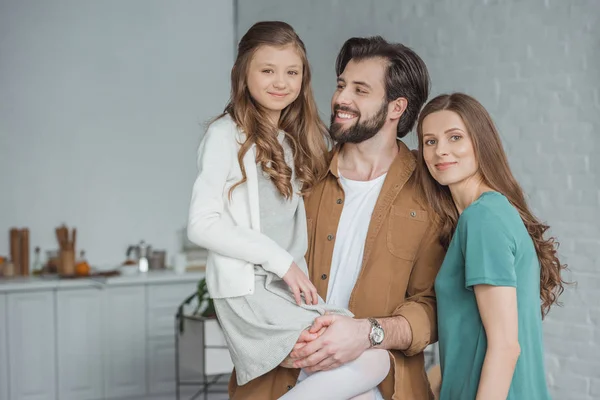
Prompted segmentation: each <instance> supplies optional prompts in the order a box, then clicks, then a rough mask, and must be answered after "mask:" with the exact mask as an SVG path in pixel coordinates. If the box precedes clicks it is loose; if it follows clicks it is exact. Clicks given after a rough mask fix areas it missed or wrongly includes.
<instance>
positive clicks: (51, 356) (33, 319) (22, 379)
mask: <svg viewBox="0 0 600 400" xmlns="http://www.w3.org/2000/svg"><path fill="white" fill-rule="evenodd" d="M7 300H8V322H7V325H8V359H9V363H10V364H9V365H10V367H9V379H10V385H9V390H10V399H11V400H54V399H56V352H55V344H56V334H55V329H56V327H55V304H54V292H51V291H45V292H24V293H10V294H8V295H7Z"/></svg>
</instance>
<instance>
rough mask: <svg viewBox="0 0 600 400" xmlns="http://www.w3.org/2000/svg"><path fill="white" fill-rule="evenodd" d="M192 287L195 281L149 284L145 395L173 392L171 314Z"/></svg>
mask: <svg viewBox="0 0 600 400" xmlns="http://www.w3.org/2000/svg"><path fill="white" fill-rule="evenodd" d="M196 288H197V282H186V283H177V284H162V285H161V284H158V285H149V286H148V287H147V289H146V290H147V293H148V307H147V313H148V314H147V319H148V331H147V340H148V342H147V343H148V393H149V394H161V393H175V313H176V312H177V307H178V306H179V304H181V302H182V301H183V300H184V299H185V298H186V297H187V296H189V295H190V294H192V293H193V292H194V291H195V290H196ZM198 346H200V344H199V345H198ZM200 362H201V360H200V359H198V363H200Z"/></svg>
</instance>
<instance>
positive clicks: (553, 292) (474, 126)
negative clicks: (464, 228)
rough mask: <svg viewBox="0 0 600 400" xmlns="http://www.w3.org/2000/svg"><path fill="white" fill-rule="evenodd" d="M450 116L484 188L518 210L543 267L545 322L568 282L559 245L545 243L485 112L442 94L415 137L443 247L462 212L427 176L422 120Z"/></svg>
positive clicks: (422, 177)
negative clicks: (467, 142) (464, 135)
mask: <svg viewBox="0 0 600 400" xmlns="http://www.w3.org/2000/svg"><path fill="white" fill-rule="evenodd" d="M442 110H449V111H453V112H455V113H456V114H458V115H459V116H460V117H461V119H462V120H463V122H464V124H465V127H466V128H467V131H468V134H469V135H470V138H471V141H472V142H473V148H474V151H475V157H476V159H477V164H478V165H479V173H480V174H481V177H482V179H483V182H484V183H485V184H486V185H488V186H489V187H490V188H492V189H493V190H495V191H497V192H499V193H502V194H503V195H504V196H506V198H507V199H508V201H509V202H510V203H511V204H512V205H513V206H514V207H515V208H516V209H517V210H518V212H519V214H520V216H521V219H522V220H523V223H524V224H525V227H526V228H527V231H528V232H529V235H530V236H531V239H532V240H533V244H534V246H535V250H536V253H537V256H538V259H539V262H540V278H541V280H540V298H541V311H542V317H544V316H545V315H546V314H547V313H548V311H550V307H551V306H552V305H553V304H555V303H558V297H559V296H560V295H561V294H562V292H563V291H564V284H566V282H565V281H564V280H563V278H562V277H561V272H562V271H563V270H564V269H565V268H566V265H563V264H561V263H560V261H559V259H558V257H557V252H556V249H557V248H558V242H557V241H556V240H555V239H554V238H553V237H550V238H547V239H545V238H544V233H545V232H546V231H547V230H548V229H549V226H548V225H545V224H544V223H542V222H540V221H539V220H538V219H537V218H536V217H535V216H534V215H533V214H532V212H531V211H530V210H529V207H528V205H527V201H526V200H525V195H524V193H523V190H522V189H521V187H520V186H519V184H518V183H517V181H516V179H515V178H514V176H513V174H512V172H511V170H510V167H509V165H508V160H507V158H506V154H505V153H504V149H503V147H502V143H501V141H500V136H499V134H498V131H497V130H496V127H495V126H494V123H493V121H492V118H491V117H490V115H489V113H488V112H487V110H486V109H485V108H484V107H483V106H482V105H481V104H480V103H479V102H478V101H477V100H475V99H474V98H473V97H471V96H468V95H466V94H463V93H453V94H450V95H448V94H443V95H440V96H438V97H436V98H434V99H433V100H431V101H430V102H429V103H427V104H426V105H425V107H424V108H423V111H422V112H421V114H420V116H419V121H418V124H417V135H418V138H419V150H418V151H419V157H418V160H417V163H418V167H419V168H418V176H419V181H420V183H421V187H422V189H423V191H424V194H425V196H426V198H427V201H428V202H429V204H431V206H432V207H433V209H434V210H435V211H436V213H437V214H438V215H439V216H440V217H441V228H440V243H441V244H442V246H444V248H446V249H447V248H448V246H449V245H450V240H451V239H452V235H453V234H454V231H455V229H456V225H457V223H458V217H459V214H458V211H457V209H456V206H455V204H454V201H453V200H452V195H451V194H450V189H449V188H448V186H443V185H440V184H439V183H438V182H437V181H436V180H435V179H434V178H433V177H432V176H431V174H430V173H429V170H428V169H427V166H426V165H425V160H424V157H423V120H424V119H425V118H426V117H427V116H428V115H429V114H431V113H434V112H437V111H442Z"/></svg>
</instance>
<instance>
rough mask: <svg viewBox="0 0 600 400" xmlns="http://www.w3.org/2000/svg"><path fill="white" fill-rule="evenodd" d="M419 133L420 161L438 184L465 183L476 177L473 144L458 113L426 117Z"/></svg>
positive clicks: (438, 112)
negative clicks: (421, 154)
mask: <svg viewBox="0 0 600 400" xmlns="http://www.w3.org/2000/svg"><path fill="white" fill-rule="evenodd" d="M422 131H423V137H422V138H421V140H422V146H423V158H424V159H425V164H426V165H427V169H428V170H429V173H430V174H431V176H432V177H433V179H435V180H436V181H437V182H438V183H439V184H440V185H444V186H452V185H456V184H460V183H464V182H467V181H469V180H470V178H473V177H476V176H478V175H479V165H478V163H477V158H476V157H475V150H474V149H473V142H472V141H471V137H470V136H469V133H468V132H467V128H466V127H465V124H464V122H463V120H462V118H461V117H460V116H459V115H458V114H457V113H455V112H454V111H448V110H442V111H437V112H434V113H431V114H429V115H428V116H426V117H425V119H424V120H423V129H422Z"/></svg>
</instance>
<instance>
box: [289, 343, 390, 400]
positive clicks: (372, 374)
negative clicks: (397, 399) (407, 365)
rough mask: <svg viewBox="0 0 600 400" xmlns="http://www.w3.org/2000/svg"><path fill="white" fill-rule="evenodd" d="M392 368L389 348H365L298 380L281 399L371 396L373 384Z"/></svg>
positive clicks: (361, 398) (364, 399)
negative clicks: (346, 360)
mask: <svg viewBox="0 0 600 400" xmlns="http://www.w3.org/2000/svg"><path fill="white" fill-rule="evenodd" d="M389 370H390V357H389V355H388V352H387V351H386V350H380V349H372V350H367V351H365V352H364V353H363V354H362V355H361V356H360V357H358V358H357V359H356V360H354V361H351V362H349V363H347V364H344V365H342V366H340V367H338V368H336V369H332V370H329V371H319V372H316V373H314V374H312V375H309V376H308V377H307V378H306V379H304V380H303V381H302V382H299V383H298V384H297V385H296V386H295V387H294V388H293V389H292V390H290V391H289V392H287V393H286V394H285V395H283V396H282V397H280V400H305V399H314V400H318V399H323V400H325V399H326V400H348V399H355V400H371V399H375V392H374V390H373V389H374V388H375V387H377V385H379V384H380V383H381V381H383V380H384V379H385V377H386V376H387V374H388V372H389Z"/></svg>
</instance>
